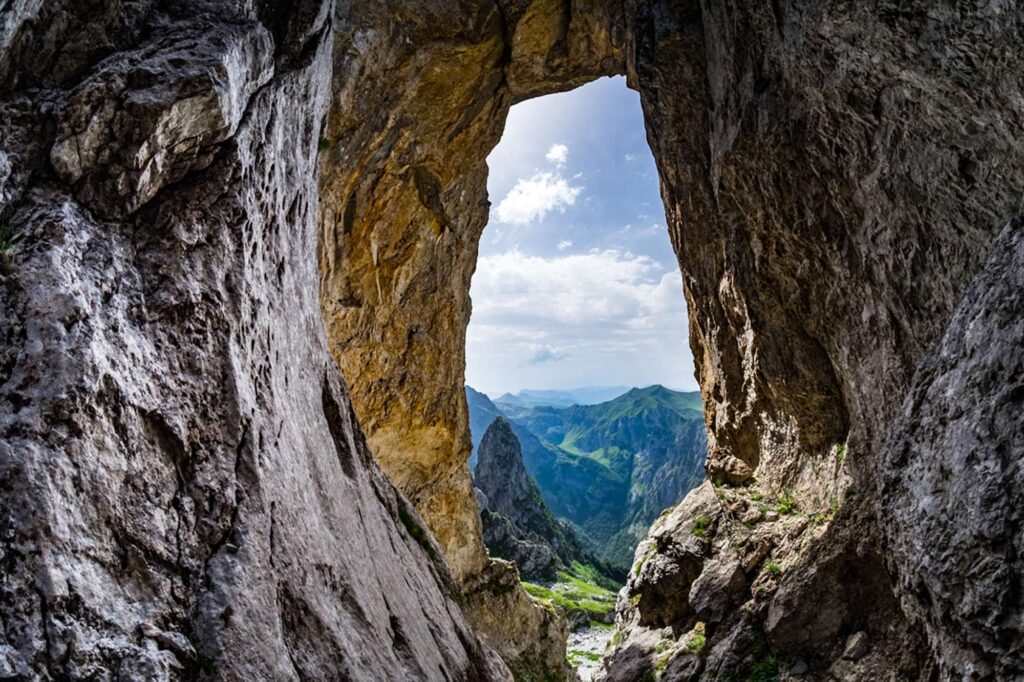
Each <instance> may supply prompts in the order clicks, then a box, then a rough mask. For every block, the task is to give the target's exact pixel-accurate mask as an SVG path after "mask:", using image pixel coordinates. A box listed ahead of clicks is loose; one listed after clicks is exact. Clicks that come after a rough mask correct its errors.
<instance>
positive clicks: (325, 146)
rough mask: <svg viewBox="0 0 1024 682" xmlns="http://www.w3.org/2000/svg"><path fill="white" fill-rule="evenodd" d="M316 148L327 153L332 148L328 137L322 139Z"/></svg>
mask: <svg viewBox="0 0 1024 682" xmlns="http://www.w3.org/2000/svg"><path fill="white" fill-rule="evenodd" d="M316 148H317V149H318V150H320V151H326V150H328V149H330V148H331V141H330V140H328V139H327V138H326V137H321V138H320V139H319V141H317V143H316Z"/></svg>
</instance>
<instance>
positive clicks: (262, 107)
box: [0, 0, 510, 681]
mask: <svg viewBox="0 0 1024 682" xmlns="http://www.w3.org/2000/svg"><path fill="white" fill-rule="evenodd" d="M330 11H331V3H329V2H319V1H315V0H308V1H305V2H301V3H283V2H273V1H261V2H258V3H252V2H247V1H240V2H204V1H202V0H175V1H172V2H160V3H156V2H146V1H142V2H130V3H106V2H79V1H77V0H75V1H70V0H69V1H57V0H55V1H53V2H46V3H42V2H15V3H13V4H5V6H4V7H3V8H2V9H0V82H2V87H3V89H2V91H0V223H2V228H3V233H4V236H5V239H6V237H7V236H8V235H10V234H15V233H17V234H19V235H20V237H21V238H20V241H18V242H17V244H16V245H15V246H14V247H13V248H11V249H7V248H5V249H4V251H5V252H4V253H3V254H2V255H0V301H2V303H0V579H2V582H0V677H2V678H4V679H12V678H13V679H131V680H142V679H144V680H171V679H188V680H192V679H201V678H202V679H205V678H215V679H230V680H243V679H244V680H284V679H339V678H341V679H352V680H379V679H417V680H419V679H436V680H466V681H469V680H474V681H475V680H505V679H510V678H509V675H508V671H507V669H506V668H505V666H504V664H503V663H502V662H501V661H500V659H498V658H497V657H496V656H495V654H494V653H493V652H492V651H491V650H490V649H488V648H487V647H486V646H484V645H482V644H481V643H480V641H479V640H478V639H477V637H476V635H475V634H474V633H473V632H472V631H471V630H470V628H469V627H468V626H467V624H466V621H465V620H464V617H463V614H462V611H461V609H460V607H459V606H458V604H457V602H456V600H455V599H453V596H455V597H457V596H458V590H457V587H456V585H455V583H454V582H453V580H452V578H451V576H450V575H449V572H448V569H447V568H446V566H445V562H444V560H443V558H442V555H441V552H440V548H439V547H438V546H437V545H436V543H435V542H434V541H433V540H432V538H431V536H430V535H429V533H428V532H427V531H426V530H425V529H424V527H423V521H422V520H421V518H420V516H419V515H418V514H417V513H416V511H415V509H414V508H413V506H412V504H411V503H410V502H409V501H408V500H407V499H406V498H405V497H404V496H403V495H402V494H401V493H399V492H398V491H397V490H396V489H395V488H394V487H393V486H392V484H391V483H389V482H388V480H387V479H386V478H385V476H384V475H383V474H382V473H381V471H380V469H379V468H378V467H377V465H376V464H375V463H374V462H373V459H372V457H371V455H370V451H369V449H368V447H367V446H366V444H365V441H364V437H363V434H362V431H361V430H360V428H359V426H358V425H357V424H356V421H355V418H354V415H353V412H352V407H351V402H350V398H349V396H348V392H347V390H346V388H345V386H344V384H343V381H342V379H341V376H340V374H339V372H338V370H337V366H336V364H335V362H334V360H333V359H332V358H331V356H330V354H329V353H328V351H327V344H326V338H325V335H324V331H323V325H322V321H321V316H320V310H319V301H318V286H317V284H318V272H317V262H316V255H315V254H316V239H317V232H316V222H315V214H316V210H317V198H318V187H317V166H316V162H317V153H318V149H317V147H318V139H319V137H320V130H321V124H322V121H323V119H324V117H325V115H326V113H327V107H328V104H329V101H330V95H331V69H332V59H331V55H332V45H333V33H332V28H331V26H332V24H331V15H330ZM5 246H6V242H5Z"/></svg>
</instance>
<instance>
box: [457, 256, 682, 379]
mask: <svg viewBox="0 0 1024 682" xmlns="http://www.w3.org/2000/svg"><path fill="white" fill-rule="evenodd" d="M471 296H472V300H473V315H472V319H471V320H470V325H469V330H468V340H467V345H466V352H467V380H468V382H469V383H470V385H472V386H475V387H477V388H480V387H483V388H484V389H485V390H486V389H488V388H489V389H492V390H499V389H500V391H504V390H512V389H515V388H516V387H519V388H522V387H528V386H536V387H550V388H557V387H563V388H564V387H566V386H587V385H615V384H619V383H621V384H623V385H648V384H652V383H663V384H667V385H673V386H693V385H694V383H693V378H692V372H693V369H692V364H691V359H690V352H689V349H688V344H687V339H688V331H687V320H686V307H685V303H684V300H683V287H682V279H681V277H680V275H679V271H678V270H677V269H676V268H674V267H673V268H671V270H670V269H668V268H667V267H665V266H662V265H661V264H660V263H658V262H657V261H655V260H653V259H651V258H648V257H646V256H642V255H636V254H632V253H629V252H628V251H622V250H614V249H606V250H600V249H592V250H588V251H584V252H580V253H571V252H565V253H561V254H558V255H556V256H552V257H549V258H543V257H540V256H532V255H528V254H526V253H523V252H521V251H518V250H511V251H506V252H504V253H500V254H496V255H484V256H481V257H480V259H479V262H478V264H477V270H476V273H475V274H474V276H473V287H472V291H471Z"/></svg>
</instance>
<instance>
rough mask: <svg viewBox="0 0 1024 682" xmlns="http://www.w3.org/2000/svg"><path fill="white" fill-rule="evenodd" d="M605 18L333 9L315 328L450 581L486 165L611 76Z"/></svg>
mask: <svg viewBox="0 0 1024 682" xmlns="http://www.w3.org/2000/svg"><path fill="white" fill-rule="evenodd" d="M616 13H617V8H614V7H613V6H611V5H608V6H606V5H605V3H601V2H593V1H589V2H582V3H580V2H577V3H567V2H563V1H562V0H537V1H529V2H512V1H507V2H506V1H504V0H503V1H502V2H493V1H491V0H487V1H484V0H457V1H454V2H453V1H452V0H426V1H424V2H415V3H409V2H407V1H406V0H386V1H381V2H373V3H366V2H364V3H341V4H340V5H339V8H338V10H337V13H336V17H335V21H336V30H337V32H338V39H337V40H336V42H335V55H334V60H335V71H334V78H335V96H334V102H333V106H332V109H331V115H330V118H329V120H328V125H327V129H326V131H325V133H324V134H325V140H324V144H325V146H327V150H326V151H325V152H324V154H323V156H322V158H323V165H324V173H323V176H322V181H321V185H322V187H323V201H322V203H321V215H320V221H321V226H322V240H321V245H320V264H321V272H322V288H321V299H322V306H323V311H324V320H325V323H326V325H327V330H328V338H329V339H330V344H331V351H332V352H333V353H334V355H335V357H336V358H337V359H338V362H339V363H340V365H341V367H342V371H343V372H344V374H345V377H346V378H347V379H348V382H349V385H350V386H351V387H352V392H353V401H354V404H355V407H356V413H357V414H358V415H359V418H360V420H361V421H360V423H361V424H362V425H363V428H364V429H365V431H366V433H367V438H368V441H369V443H370V447H371V449H372V450H373V452H374V454H375V455H376V457H377V459H378V460H379V461H380V463H381V465H382V466H383V467H384V470H385V471H386V472H387V473H388V475H389V476H390V477H391V479H392V480H393V481H394V482H395V483H396V484H397V485H398V487H399V488H400V489H401V490H402V491H403V492H405V494H406V495H408V496H409V498H410V499H412V500H413V502H415V504H416V507H417V508H418V509H419V510H420V512H421V513H422V514H423V515H424V518H426V520H427V522H428V524H429V525H430V528H431V529H432V530H433V531H434V533H435V534H436V536H437V538H438V540H439V541H440V543H441V545H442V547H444V549H445V554H446V556H447V557H448V560H449V562H450V563H451V565H452V570H453V571H454V573H455V574H456V576H458V577H460V578H464V577H466V576H470V575H472V574H473V573H475V572H478V571H480V570H481V569H482V567H483V565H484V562H485V559H486V557H485V553H484V552H483V544H482V542H481V540H480V520H479V515H478V514H477V512H476V505H475V503H474V501H473V496H472V487H471V483H470V474H469V468H468V467H467V466H466V460H467V459H468V457H469V452H470V440H469V431H468V420H467V414H466V403H465V396H464V395H463V374H464V368H465V344H466V339H465V332H466V325H467V324H468V322H469V313H470V304H469V283H470V277H471V275H472V273H473V269H474V267H475V265H476V245H477V242H478V241H479V239H480V233H481V232H482V230H483V227H484V225H485V223H486V222H487V211H488V203H487V194H486V178H487V166H486V163H485V158H486V156H487V153H488V152H489V151H490V150H491V149H492V148H493V147H494V145H495V144H497V142H498V138H499V137H500V135H501V130H502V128H503V126H504V121H505V117H506V115H507V113H508V109H509V106H510V105H511V104H512V102H514V101H516V100H519V99H524V98H526V97H529V96H533V95H538V94H542V93H545V92H554V91H556V90H565V89H569V88H572V87H575V86H577V85H580V84H583V83H585V82H587V81H589V80H593V79H594V78H596V77H598V76H601V75H607V74H611V73H615V72H621V71H622V69H623V64H624V60H623V57H622V47H623V46H622V45H621V40H622V35H621V34H619V35H618V36H613V35H611V30H612V28H611V27H612V26H613V25H614V20H616V19H617V18H618V15H617V14H616Z"/></svg>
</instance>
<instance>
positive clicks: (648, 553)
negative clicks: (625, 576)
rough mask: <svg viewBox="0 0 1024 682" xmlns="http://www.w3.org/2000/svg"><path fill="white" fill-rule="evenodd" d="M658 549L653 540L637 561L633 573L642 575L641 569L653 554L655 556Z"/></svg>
mask: <svg viewBox="0 0 1024 682" xmlns="http://www.w3.org/2000/svg"><path fill="white" fill-rule="evenodd" d="M656 551H658V548H657V545H656V543H653V542H652V543H651V546H650V547H648V548H647V550H646V551H645V552H644V554H643V556H642V557H640V560H639V561H637V562H636V566H634V567H633V574H634V575H640V571H641V570H642V569H643V567H644V564H646V563H647V560H648V559H650V558H651V557H652V556H654V553H655V552H656Z"/></svg>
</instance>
